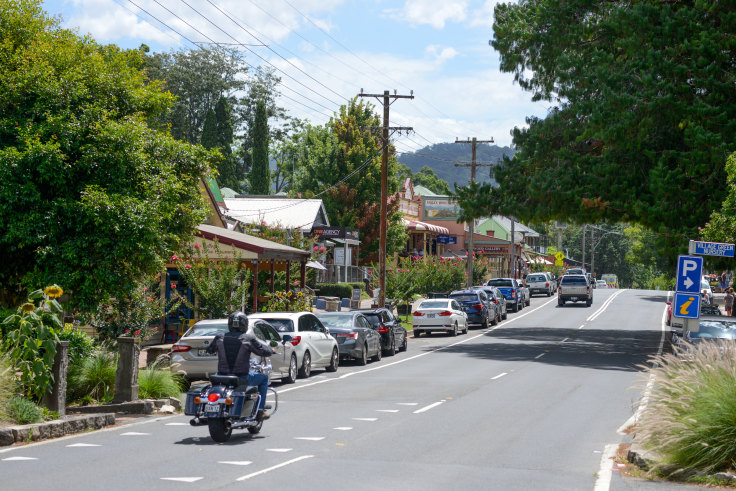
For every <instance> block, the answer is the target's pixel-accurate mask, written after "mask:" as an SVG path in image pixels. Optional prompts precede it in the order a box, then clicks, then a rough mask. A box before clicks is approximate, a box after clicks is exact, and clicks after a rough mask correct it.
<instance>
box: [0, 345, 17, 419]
mask: <svg viewBox="0 0 736 491" xmlns="http://www.w3.org/2000/svg"><path fill="white" fill-rule="evenodd" d="M15 390H16V386H15V374H14V373H13V368H12V367H11V365H10V358H8V355H6V354H5V353H2V352H0V419H2V418H8V419H9V417H8V414H7V410H6V405H7V403H8V401H9V400H10V399H11V398H12V397H13V394H14V393H15Z"/></svg>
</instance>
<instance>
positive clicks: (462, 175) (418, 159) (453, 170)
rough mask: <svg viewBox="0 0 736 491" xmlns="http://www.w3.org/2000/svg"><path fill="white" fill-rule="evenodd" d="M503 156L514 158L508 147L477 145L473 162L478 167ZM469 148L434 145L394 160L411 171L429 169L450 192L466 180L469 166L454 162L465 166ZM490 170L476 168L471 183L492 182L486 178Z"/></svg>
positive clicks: (447, 144)
mask: <svg viewBox="0 0 736 491" xmlns="http://www.w3.org/2000/svg"><path fill="white" fill-rule="evenodd" d="M504 155H508V156H509V157H511V156H513V155H514V150H513V149H512V148H511V147H499V146H497V145H489V144H487V143H479V144H478V146H477V147H476V157H475V160H476V162H477V163H479V164H481V163H482V164H488V163H494V164H495V163H496V162H498V160H499V159H501V158H502V157H503V156H504ZM472 156H473V154H472V148H471V146H470V144H469V143H466V144H460V143H437V144H435V145H430V146H427V147H424V148H422V149H420V150H417V151H416V152H407V153H402V154H399V156H398V160H399V162H401V163H402V164H404V165H406V166H407V167H409V168H410V169H411V171H412V172H418V171H419V169H421V168H422V167H424V166H425V165H426V166H429V167H431V168H432V170H434V173H435V174H437V175H438V176H439V177H440V178H442V179H444V180H445V181H446V182H447V183H448V184H449V185H450V189H454V185H455V183H457V184H458V185H460V186H463V185H465V184H467V183H468V181H470V167H455V163H460V164H465V163H470V162H471V160H472ZM490 170H491V168H490V167H487V166H486V167H476V169H475V180H476V181H478V182H493V183H494V184H495V180H493V181H492V180H491V177H490Z"/></svg>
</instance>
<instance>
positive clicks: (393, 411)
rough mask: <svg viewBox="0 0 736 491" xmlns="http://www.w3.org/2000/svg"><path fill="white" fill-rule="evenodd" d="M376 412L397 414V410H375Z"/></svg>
mask: <svg viewBox="0 0 736 491" xmlns="http://www.w3.org/2000/svg"><path fill="white" fill-rule="evenodd" d="M376 412H379V413H398V412H399V410H398V409H376Z"/></svg>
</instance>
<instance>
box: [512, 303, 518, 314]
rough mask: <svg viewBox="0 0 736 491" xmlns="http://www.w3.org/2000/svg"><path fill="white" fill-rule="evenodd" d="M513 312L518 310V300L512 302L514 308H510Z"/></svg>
mask: <svg viewBox="0 0 736 491" xmlns="http://www.w3.org/2000/svg"><path fill="white" fill-rule="evenodd" d="M512 311H513V312H518V311H519V302H514V308H513V309H512Z"/></svg>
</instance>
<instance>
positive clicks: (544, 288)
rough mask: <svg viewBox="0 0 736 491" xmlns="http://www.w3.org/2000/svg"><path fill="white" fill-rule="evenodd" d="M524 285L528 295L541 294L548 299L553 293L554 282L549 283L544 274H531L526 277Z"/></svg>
mask: <svg viewBox="0 0 736 491" xmlns="http://www.w3.org/2000/svg"><path fill="white" fill-rule="evenodd" d="M526 284H527V286H528V287H529V295H530V296H531V295H534V294H535V293H537V294H542V295H546V296H548V297H551V296H552V293H554V288H555V287H554V286H553V285H555V282H554V281H551V280H550V279H549V277H548V276H547V275H546V274H544V273H532V274H530V275H527V277H526Z"/></svg>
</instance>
